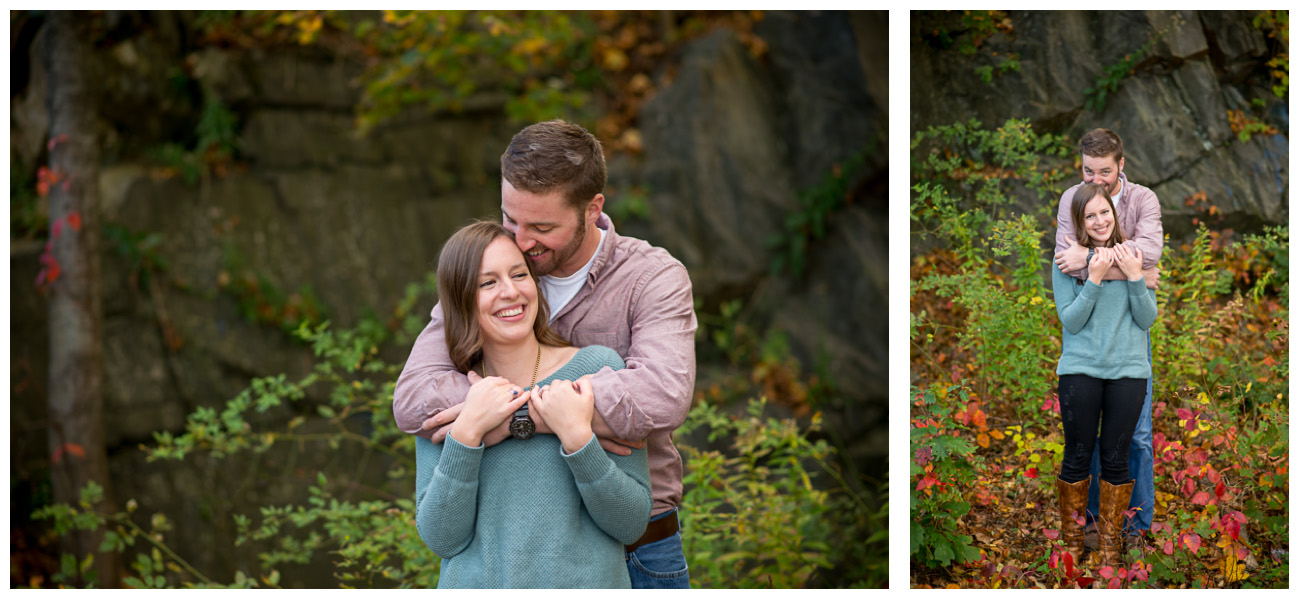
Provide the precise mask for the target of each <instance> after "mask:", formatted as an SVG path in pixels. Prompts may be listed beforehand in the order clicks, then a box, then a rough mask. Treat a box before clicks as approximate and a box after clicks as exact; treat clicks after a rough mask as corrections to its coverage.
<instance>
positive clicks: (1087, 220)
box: [1083, 194, 1115, 244]
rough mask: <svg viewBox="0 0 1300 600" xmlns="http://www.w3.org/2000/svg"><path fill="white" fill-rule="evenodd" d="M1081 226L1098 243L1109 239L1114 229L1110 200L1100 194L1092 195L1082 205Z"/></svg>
mask: <svg viewBox="0 0 1300 600" xmlns="http://www.w3.org/2000/svg"><path fill="white" fill-rule="evenodd" d="M1083 227H1084V229H1086V230H1087V231H1088V237H1090V238H1092V240H1093V241H1094V242H1097V243H1098V244H1105V243H1106V242H1107V241H1109V240H1110V234H1111V232H1112V231H1114V230H1115V213H1114V211H1112V210H1111V209H1110V200H1109V199H1107V198H1106V197H1105V196H1103V195H1101V194H1097V195H1096V196H1093V197H1092V200H1089V201H1088V204H1086V205H1084V207H1083Z"/></svg>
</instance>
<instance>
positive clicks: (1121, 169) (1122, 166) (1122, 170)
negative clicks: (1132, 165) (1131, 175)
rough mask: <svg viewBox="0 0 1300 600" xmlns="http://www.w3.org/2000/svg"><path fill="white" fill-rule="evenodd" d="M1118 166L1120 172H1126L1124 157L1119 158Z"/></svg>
mask: <svg viewBox="0 0 1300 600" xmlns="http://www.w3.org/2000/svg"><path fill="white" fill-rule="evenodd" d="M1117 168H1118V169H1119V172H1120V173H1123V172H1124V159H1123V158H1121V159H1119V166H1118V167H1117Z"/></svg>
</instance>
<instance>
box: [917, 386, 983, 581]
mask: <svg viewBox="0 0 1300 600" xmlns="http://www.w3.org/2000/svg"><path fill="white" fill-rule="evenodd" d="M949 396H955V398H953V400H954V402H953V403H947V402H941V400H942V399H945V398H947V397H949ZM910 398H911V404H912V406H914V407H915V410H914V411H913V419H912V427H911V447H912V452H913V454H912V456H911V459H910V460H909V461H908V466H909V475H908V479H909V480H910V481H912V482H915V484H916V485H915V486H914V487H910V490H909V491H910V493H909V496H910V497H911V508H910V523H911V525H910V529H909V534H910V539H911V550H910V553H911V556H912V560H913V561H915V562H917V563H919V564H922V565H925V566H928V567H938V566H944V567H947V566H949V565H951V564H953V563H954V562H956V563H957V564H961V563H968V562H974V561H977V560H979V559H980V551H979V549H978V548H976V547H974V546H973V545H972V544H971V543H972V541H973V538H972V537H971V536H969V535H965V534H963V533H961V531H960V528H959V526H958V523H959V522H960V521H961V519H962V517H964V516H966V514H967V513H969V512H970V509H971V505H970V503H969V502H967V501H966V500H965V498H964V496H963V492H962V489H961V485H960V484H961V482H963V481H970V480H971V479H973V478H974V475H975V469H974V465H975V464H976V463H977V462H979V461H980V459H979V458H978V457H973V456H974V455H973V451H974V450H975V445H974V444H972V443H970V442H969V441H968V440H966V439H963V438H962V437H960V436H958V435H954V433H955V431H956V430H959V429H960V428H961V424H960V423H959V422H958V421H957V420H956V419H955V418H954V417H953V410H952V406H953V405H957V406H962V407H964V406H965V405H966V403H967V402H968V401H969V400H970V396H969V394H968V392H967V390H966V388H965V387H964V385H959V386H944V385H939V386H936V387H934V388H932V389H925V390H920V389H917V388H915V387H913V388H912V389H911V392H910Z"/></svg>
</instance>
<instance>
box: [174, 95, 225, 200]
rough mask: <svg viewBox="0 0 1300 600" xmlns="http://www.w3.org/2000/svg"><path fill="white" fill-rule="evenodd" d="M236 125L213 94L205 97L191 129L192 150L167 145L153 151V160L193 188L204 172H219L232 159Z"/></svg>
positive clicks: (180, 146) (178, 145)
mask: <svg viewBox="0 0 1300 600" xmlns="http://www.w3.org/2000/svg"><path fill="white" fill-rule="evenodd" d="M238 126H239V119H238V118H237V117H236V116H235V114H234V113H233V112H231V111H230V109H228V108H226V106H225V105H224V104H222V103H221V100H220V99H218V98H217V97H216V95H214V94H207V95H205V96H204V99H203V111H202V112H201V113H200V114H199V122H198V124H197V125H196V126H195V128H194V134H195V137H196V140H197V141H196V142H195V144H194V147H193V148H186V147H185V146H183V145H181V144H177V143H175V142H168V143H166V144H163V146H162V147H161V148H159V149H158V150H156V151H155V153H154V156H155V159H156V160H158V161H159V162H161V163H163V164H164V165H166V167H167V169H168V171H169V172H170V173H172V174H178V175H180V176H181V177H182V178H183V179H184V180H185V183H188V184H190V185H194V184H195V183H198V181H199V178H200V177H201V176H202V175H203V174H204V173H205V172H208V171H217V172H222V171H224V169H226V168H227V167H228V165H229V164H230V162H231V161H232V160H233V159H234V156H235V152H236V151H237V149H238V145H239V138H238V135H237V131H238Z"/></svg>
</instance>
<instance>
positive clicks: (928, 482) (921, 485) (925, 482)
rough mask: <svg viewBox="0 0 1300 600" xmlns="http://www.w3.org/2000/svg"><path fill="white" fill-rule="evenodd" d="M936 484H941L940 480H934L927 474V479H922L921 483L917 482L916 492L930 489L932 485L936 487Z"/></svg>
mask: <svg viewBox="0 0 1300 600" xmlns="http://www.w3.org/2000/svg"><path fill="white" fill-rule="evenodd" d="M936 483H939V480H938V479H935V478H934V477H933V476H931V475H930V474H929V473H926V474H925V477H922V478H921V480H920V481H917V482H916V491H918V492H919V491H921V490H924V489H925V488H928V487H930V486H932V485H934V484H936Z"/></svg>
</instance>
